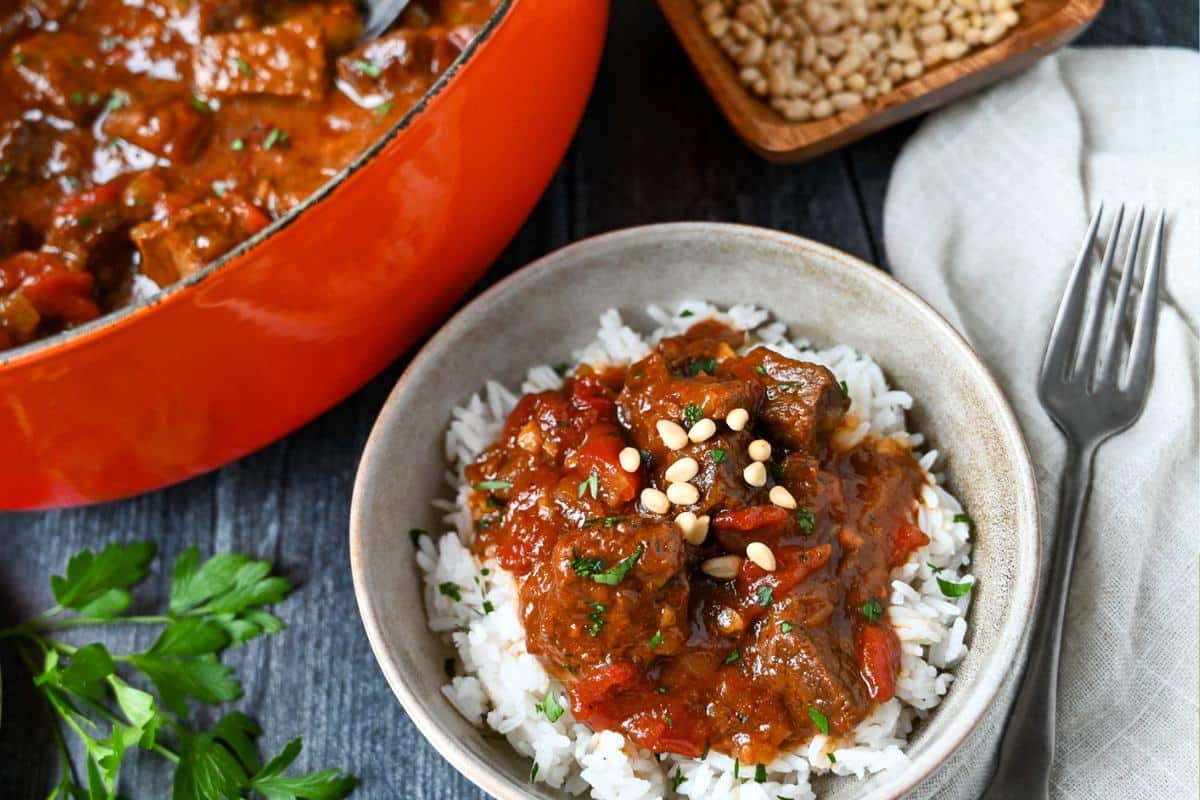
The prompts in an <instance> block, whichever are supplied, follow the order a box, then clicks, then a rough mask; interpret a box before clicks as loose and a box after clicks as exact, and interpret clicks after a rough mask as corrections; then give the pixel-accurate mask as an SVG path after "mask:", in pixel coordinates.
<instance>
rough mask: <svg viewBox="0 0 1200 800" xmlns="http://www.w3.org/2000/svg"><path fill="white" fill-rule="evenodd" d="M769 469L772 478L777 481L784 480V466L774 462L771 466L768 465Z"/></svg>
mask: <svg viewBox="0 0 1200 800" xmlns="http://www.w3.org/2000/svg"><path fill="white" fill-rule="evenodd" d="M767 467H768V468H769V469H770V470H771V477H772V478H774V479H775V480H777V481H780V480H783V465H782V464H778V463H776V462H774V461H772V462H771V463H770V464H767Z"/></svg>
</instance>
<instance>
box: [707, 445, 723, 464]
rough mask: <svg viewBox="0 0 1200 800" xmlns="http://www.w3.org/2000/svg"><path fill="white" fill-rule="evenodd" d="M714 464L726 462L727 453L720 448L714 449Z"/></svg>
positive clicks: (712, 451)
mask: <svg viewBox="0 0 1200 800" xmlns="http://www.w3.org/2000/svg"><path fill="white" fill-rule="evenodd" d="M710 452H711V453H712V460H713V463H714V464H720V463H721V462H722V461H724V460H725V451H724V450H722V449H721V448H719V447H714V448H713V449H712V450H711V451H710Z"/></svg>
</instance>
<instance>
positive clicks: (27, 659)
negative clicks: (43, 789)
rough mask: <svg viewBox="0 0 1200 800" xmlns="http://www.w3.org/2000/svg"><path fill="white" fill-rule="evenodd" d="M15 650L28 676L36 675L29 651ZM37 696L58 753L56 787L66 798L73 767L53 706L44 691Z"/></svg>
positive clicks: (35, 666)
mask: <svg viewBox="0 0 1200 800" xmlns="http://www.w3.org/2000/svg"><path fill="white" fill-rule="evenodd" d="M15 649H16V651H17V655H18V656H19V657H20V659H21V661H22V662H23V663H24V664H25V668H26V669H28V670H29V674H30V675H37V674H38V673H39V672H40V670H39V669H38V667H37V664H35V663H34V661H33V656H31V655H29V651H27V650H26V649H25V648H24V647H22V646H21V645H19V644H18V645H17V646H16V648H15ZM38 695H39V696H40V697H41V698H42V704H43V705H44V706H45V708H46V715H47V717H48V718H49V722H50V735H51V736H52V737H53V738H54V749H55V750H57V751H58V764H59V770H60V772H61V773H62V774H61V775H60V776H59V779H58V786H59V788H61V789H63V790H64V792H63V796H64V797H68V796H69V795H68V794H66V791H65V790H66V788H67V786H69V785H70V784H73V783H75V765H74V764H73V763H71V751H70V750H68V749H67V742H66V740H65V739H63V735H62V728H60V727H59V726H58V715H57V714H55V713H54V706H53V705H52V704H51V702H50V699H49V698H48V697H46V692H45V690H42V691H39V692H38Z"/></svg>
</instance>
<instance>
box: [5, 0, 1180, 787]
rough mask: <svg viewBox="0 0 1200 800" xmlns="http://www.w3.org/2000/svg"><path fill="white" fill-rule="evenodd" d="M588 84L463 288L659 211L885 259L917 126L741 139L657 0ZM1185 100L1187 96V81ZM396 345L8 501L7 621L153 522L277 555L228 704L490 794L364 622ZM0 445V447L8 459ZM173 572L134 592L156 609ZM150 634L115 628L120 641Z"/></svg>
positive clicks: (1157, 13) (153, 780) (10, 687)
mask: <svg viewBox="0 0 1200 800" xmlns="http://www.w3.org/2000/svg"><path fill="white" fill-rule="evenodd" d="M615 5H616V8H615V9H614V12H613V18H612V25H611V29H610V32H609V38H608V45H607V48H606V51H605V54H604V61H603V63H602V65H601V67H600V76H599V79H598V81H597V84H596V89H595V93H594V95H593V96H592V99H591V103H590V105H589V106H588V110H587V114H586V116H585V118H584V120H583V124H582V126H581V128H580V130H579V133H578V135H577V136H576V139H575V142H574V145H573V146H572V148H571V150H570V153H569V154H568V156H567V159H566V161H565V162H564V163H563V165H562V167H561V168H560V169H559V171H558V174H557V175H556V177H555V178H554V182H553V183H552V184H551V185H550V188H549V189H548V191H547V192H546V195H545V197H544V198H543V199H542V201H541V203H540V204H539V205H538V207H537V209H536V210H535V211H534V212H533V215H532V216H531V217H530V218H529V220H528V221H527V222H526V224H525V226H524V227H523V228H522V229H521V231H520V233H519V234H518V235H517V237H516V239H515V240H514V241H513V243H512V244H511V245H510V246H509V248H508V250H507V251H506V252H505V253H504V255H503V256H502V257H501V258H500V260H499V261H497V262H496V264H495V265H494V266H493V267H492V269H491V270H490V271H489V273H488V274H487V276H486V277H485V278H484V279H483V281H481V282H480V284H479V286H477V287H475V289H473V290H472V294H474V293H477V292H478V291H479V290H481V289H482V288H484V287H485V286H487V285H489V284H490V283H491V282H492V281H494V280H496V279H497V278H499V277H501V276H502V275H505V274H506V273H508V272H510V271H512V270H513V269H516V268H517V267H519V266H521V265H522V264H524V263H526V262H527V261H529V260H530V259H533V258H535V257H537V256H540V255H542V254H544V253H546V252H548V251H550V250H553V249H555V248H557V247H560V246H562V245H564V244H567V243H568V242H572V241H575V240H576V239H580V238H583V237H585V236H590V235H592V234H596V233H600V232H603V231H607V230H611V229H614V228H621V227H626V226H630V225H639V224H643V223H649V222H662V221H669V220H688V219H707V220H728V221H736V222H745V223H753V224H757V225H765V226H770V227H774V228H780V229H782V230H786V231H791V232H795V233H798V234H802V235H804V236H809V237H812V238H814V239H817V240H820V241H823V242H827V243H829V244H831V245H834V246H836V247H840V248H842V249H844V250H847V251H849V252H851V253H853V254H855V255H856V256H859V257H861V258H864V259H867V260H868V261H871V262H874V263H876V264H880V265H881V266H884V267H885V268H886V265H887V256H886V254H885V253H884V252H883V236H882V224H883V197H884V192H885V190H886V188H887V181H888V176H889V173H890V171H891V165H892V162H893V160H894V159H895V157H896V154H897V152H898V151H899V149H900V148H901V146H902V145H903V144H904V141H905V139H906V138H907V137H908V136H909V135H910V134H911V132H912V131H913V129H914V128H915V126H916V124H917V123H915V122H914V123H909V124H906V125H901V126H900V127H898V128H894V129H892V130H890V131H886V132H884V133H882V134H879V135H877V136H875V137H873V138H870V139H868V140H866V141H864V142H861V143H859V144H857V145H854V146H852V147H849V148H847V149H845V150H842V151H840V152H836V153H833V154H831V155H828V156H825V157H823V158H820V159H818V160H816V161H812V162H809V163H806V164H803V165H800V166H795V167H787V168H783V167H776V166H772V165H770V164H768V163H766V162H763V161H761V160H759V159H758V158H756V157H755V156H753V155H752V154H751V153H750V152H749V151H748V150H746V149H745V148H744V147H743V146H742V145H741V144H740V143H739V142H738V141H737V140H736V139H735V138H734V136H733V135H732V133H731V132H730V131H729V129H728V128H727V126H726V125H725V123H724V120H723V119H722V118H721V117H720V115H719V114H718V112H717V110H716V108H715V107H714V106H713V105H712V103H711V102H710V101H709V99H708V97H707V95H706V94H705V93H704V91H703V89H702V87H701V86H700V82H699V81H698V80H697V78H696V76H695V75H694V74H693V72H692V70H691V68H690V66H689V64H688V63H687V61H686V59H685V58H684V56H683V54H682V52H681V51H680V49H679V48H678V46H677V45H676V43H675V40H674V39H673V38H672V37H671V35H670V33H669V31H668V30H667V27H666V25H665V24H664V22H663V20H662V18H661V17H660V15H659V13H658V11H657V9H656V8H655V7H654V5H653V4H652V3H651V2H649V1H648V0H615ZM1081 44H1084V45H1145V44H1169V45H1175V46H1183V47H1190V48H1193V49H1194V48H1196V47H1197V4H1196V0H1109V3H1108V7H1107V8H1106V9H1105V10H1104V12H1103V13H1102V14H1101V16H1100V18H1099V20H1098V21H1097V22H1096V24H1095V25H1094V26H1093V27H1092V28H1091V29H1090V30H1089V31H1088V32H1087V34H1086V35H1085V36H1084V37H1083V39H1082V42H1081ZM1180 100H1181V102H1184V101H1189V100H1190V101H1194V100H1195V98H1180ZM406 361H407V358H403V359H401V360H400V361H398V362H397V363H396V364H394V365H392V366H391V367H390V368H389V369H387V370H386V371H385V372H384V373H383V374H382V375H380V376H379V377H377V378H376V379H375V380H374V381H372V382H371V383H370V384H368V385H367V386H366V387H365V388H363V389H362V390H361V391H359V392H358V393H357V394H355V395H354V396H352V397H351V398H349V399H348V400H346V401H345V402H343V403H342V404H341V405H339V406H337V407H336V408H334V409H333V410H331V411H330V412H329V413H327V414H325V415H324V416H322V417H321V418H320V419H317V420H316V421H314V422H313V423H311V424H310V425H308V426H306V427H304V428H303V429H301V430H299V431H297V432H295V433H293V434H292V435H291V436H288V437H287V438H285V439H283V440H281V441H279V442H277V443H275V444H274V445H272V446H270V447H268V448H266V449H264V450H262V451H261V452H259V453H256V454H255V455H252V456H250V457H248V458H245V459H243V460H242V461H240V462H238V463H236V464H231V465H230V466H228V467H225V468H224V469H222V470H219V471H217V472H215V473H212V474H210V475H206V476H204V477H201V478H196V479H195V480H192V481H190V482H188V483H185V484H183V485H180V486H176V487H173V488H170V489H166V490H164V491H160V492H155V493H153V494H149V495H146V496H144V497H138V498H135V499H132V500H127V501H124V502H119V503H112V504H109V505H105V506H101V507H97V508H88V509H80V510H73V511H60V512H50V513H42V514H6V515H3V516H0V622H11V621H15V620H18V619H20V618H23V617H25V616H27V615H29V614H32V613H34V612H36V611H38V610H41V609H44V608H46V607H47V606H49V605H51V600H50V592H49V586H48V582H47V576H48V575H49V574H51V572H54V571H59V570H61V569H62V568H63V566H64V564H65V561H66V559H67V558H68V557H69V556H70V555H71V554H72V553H74V552H75V551H76V550H78V549H80V548H82V547H91V548H93V549H98V548H99V547H102V546H104V545H105V544H107V543H109V542H114V541H132V540H137V539H151V540H153V541H154V542H155V543H156V544H157V545H158V549H159V552H160V554H161V556H162V560H163V561H168V563H169V559H173V558H174V557H175V555H176V554H178V553H179V552H180V551H181V550H182V549H184V548H185V547H187V546H189V545H192V544H195V545H198V546H199V547H200V549H201V550H202V551H203V552H205V553H206V554H207V553H211V552H215V551H220V550H229V549H234V550H238V551H242V552H246V553H250V554H253V555H255V556H258V557H260V558H265V559H270V560H272V561H274V562H275V563H277V564H279V565H280V567H281V569H283V570H284V571H285V572H286V573H287V574H288V575H290V576H291V577H292V578H294V579H295V580H297V581H298V582H299V583H300V584H301V588H300V589H299V591H297V592H296V593H295V594H294V595H293V596H292V597H291V598H289V599H288V600H287V601H286V602H285V603H283V604H282V605H281V606H280V607H279V608H278V612H279V613H280V614H281V616H282V617H283V618H284V619H285V620H286V621H287V622H288V624H289V626H290V627H289V629H288V630H287V631H286V632H284V633H283V634H280V635H278V636H273V637H268V638H265V639H260V640H257V641H254V642H252V643H251V644H250V645H248V646H247V647H245V648H242V649H240V650H237V651H233V652H232V653H231V654H230V655H229V656H227V660H228V661H230V663H232V664H233V665H235V666H236V667H237V669H238V672H239V674H240V675H241V676H242V677H243V680H244V684H245V690H246V694H245V697H244V698H243V699H242V700H241V701H240V702H238V703H237V704H236V705H235V707H237V708H240V709H243V710H245V711H247V712H248V713H250V714H251V715H252V716H254V717H256V718H257V719H258V720H259V721H260V722H261V723H262V725H263V728H264V729H265V730H266V731H267V733H266V736H265V741H264V742H263V746H264V749H265V748H272V752H274V751H275V749H277V748H278V747H280V746H281V745H282V744H283V742H284V741H286V739H288V738H290V737H292V736H296V735H303V737H304V740H305V744H306V747H305V751H304V753H303V755H302V756H301V758H300V761H299V763H298V766H299V767H302V768H310V769H311V768H319V767H325V766H338V767H341V768H344V769H346V770H348V771H351V772H353V773H355V774H357V775H358V776H360V778H361V779H362V784H361V787H360V789H359V790H358V791H357V792H356V793H355V795H354V797H357V798H364V800H365V798H393V797H405V798H410V797H411V798H465V797H478V796H481V793H480V792H479V791H478V790H477V789H475V788H474V787H473V786H471V785H470V784H469V783H468V782H467V781H466V780H465V779H464V778H462V777H461V776H460V775H459V774H458V773H457V772H456V771H455V770H454V769H453V768H452V767H451V766H450V765H449V764H448V763H446V762H445V761H444V760H442V758H441V757H440V756H439V755H438V754H437V753H436V752H434V750H433V749H432V748H431V747H430V746H429V745H428V744H426V742H425V740H424V739H423V738H422V737H421V735H420V734H419V733H418V732H417V730H416V728H415V727H413V725H412V723H410V722H409V720H408V718H407V717H406V716H405V714H404V711H403V710H402V709H401V708H400V705H399V703H397V702H396V700H395V698H393V696H392V693H391V691H390V690H389V689H388V686H387V684H386V683H385V682H384V679H383V675H382V674H381V673H380V672H379V670H378V668H377V667H376V665H375V660H374V658H373V657H372V655H371V651H370V648H369V647H368V645H367V639H366V636H365V635H364V634H363V630H362V626H361V625H360V623H359V620H358V613H357V610H356V607H355V602H354V591H353V588H352V587H351V582H350V569H349V555H348V553H347V533H346V524H347V517H348V514H349V506H350V490H351V486H352V483H353V480H354V471H355V468H356V467H357V465H358V457H359V453H360V452H361V450H362V446H363V443H364V442H365V440H366V437H367V433H368V432H369V430H370V428H371V424H372V422H373V421H374V419H375V415H376V413H377V412H378V410H379V407H380V405H381V404H382V403H383V400H384V398H385V397H386V396H387V393H388V391H389V389H390V388H391V386H392V384H393V383H394V381H395V380H396V377H397V376H398V375H399V373H400V371H401V370H402V369H403V367H404V364H405V363H406ZM0 457H2V456H0ZM166 587H167V584H166V579H165V571H164V572H159V573H156V575H155V576H154V577H153V578H152V580H151V581H150V582H149V583H148V585H147V586H146V587H145V590H144V591H143V592H142V594H140V595H139V596H138V600H137V601H136V602H137V603H139V604H140V605H141V606H144V607H145V608H148V609H153V608H158V607H160V604H161V602H162V600H163V598H164V597H165V594H166ZM142 633H144V632H122V633H121V634H120V635H118V636H117V637H116V638H115V640H114V642H115V645H114V646H115V647H116V648H118V649H125V648H127V647H128V646H131V645H134V644H135V643H137V642H140V643H141V645H142V646H144V645H146V644H148V642H145V641H143V640H142V639H138V638H136V637H138V636H139V635H140V634H142ZM0 668H2V670H3V675H4V687H3V721H2V724H0V797H2V798H5V799H6V800H9V799H11V800H18V798H22V799H23V798H30V799H32V798H42V797H45V796H46V794H47V793H48V791H49V789H50V787H51V786H52V785H53V783H54V777H53V776H54V774H55V770H56V759H55V756H54V748H53V745H52V742H51V739H50V734H49V729H48V727H47V725H46V722H45V720H44V719H43V718H42V717H41V716H40V711H39V709H38V706H37V705H36V704H35V702H34V701H33V699H32V698H33V696H32V695H31V693H30V691H29V689H28V688H27V684H26V681H27V678H28V676H27V674H26V673H24V672H23V670H22V669H21V667H20V665H19V663H18V662H17V659H16V658H15V657H14V655H13V653H12V652H11V651H7V650H5V649H4V648H3V647H0ZM169 781H170V772H169V770H168V769H167V768H166V767H165V765H164V764H163V762H162V761H161V759H157V758H151V757H147V756H142V755H139V756H137V757H135V758H134V759H132V760H131V763H129V764H128V766H127V767H126V768H125V770H124V771H123V773H122V788H123V791H124V794H125V795H127V796H128V797H130V798H132V799H133V800H141V799H142V798H165V797H169V796H170V789H169V786H170V783H169Z"/></svg>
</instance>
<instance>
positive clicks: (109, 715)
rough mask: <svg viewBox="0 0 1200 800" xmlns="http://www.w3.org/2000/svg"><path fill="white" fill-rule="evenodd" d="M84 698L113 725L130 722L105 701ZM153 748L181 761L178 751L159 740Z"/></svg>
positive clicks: (90, 706) (163, 754)
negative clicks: (111, 709) (114, 711)
mask: <svg viewBox="0 0 1200 800" xmlns="http://www.w3.org/2000/svg"><path fill="white" fill-rule="evenodd" d="M83 700H84V702H85V703H87V704H88V707H89V708H91V709H92V710H93V711H95V712H96V713H97V714H99V715H100V716H101V717H104V719H106V720H108V721H109V722H111V723H112V724H113V725H128V724H129V723H128V722H126V721H125V720H123V719H121V718H120V717H119V716H117V715H116V714H114V713H113V712H112V711H110V710H109V709H108V708H107V707H106V706H105V705H104V704H103V703H97V702H96V701H95V700H93V699H91V698H90V697H85V698H83ZM177 730H178V729H177ZM151 749H152V750H153V751H154V752H156V753H158V754H159V755H160V756H162V757H163V758H165V759H167V760H168V761H170V762H171V763H172V764H178V763H179V754H178V753H176V752H175V751H174V750H171V749H170V748H168V747H165V746H164V745H161V744H159V743H158V742H155V743H154V747H152V748H151Z"/></svg>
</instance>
